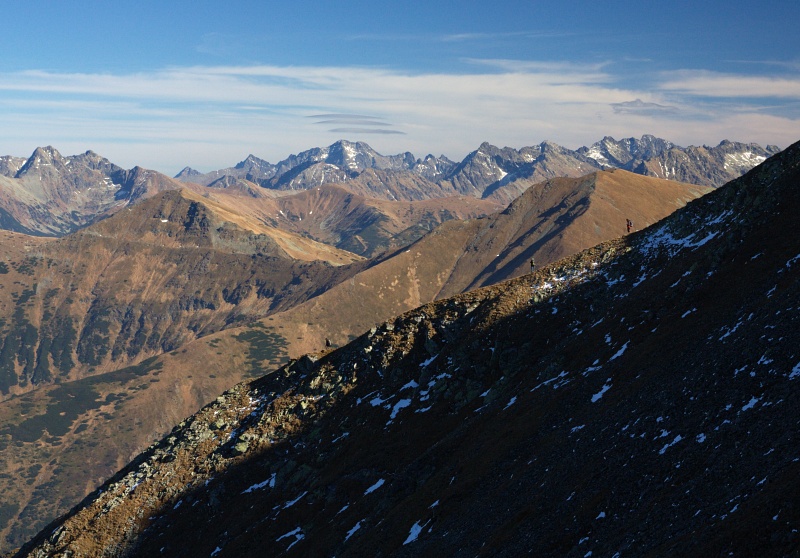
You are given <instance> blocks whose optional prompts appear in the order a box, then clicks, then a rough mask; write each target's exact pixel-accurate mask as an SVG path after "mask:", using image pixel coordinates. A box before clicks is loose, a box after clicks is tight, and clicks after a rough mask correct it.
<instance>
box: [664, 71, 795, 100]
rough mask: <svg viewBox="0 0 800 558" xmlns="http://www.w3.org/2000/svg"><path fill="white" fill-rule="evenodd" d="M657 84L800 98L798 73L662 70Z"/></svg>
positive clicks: (688, 90)
mask: <svg viewBox="0 0 800 558" xmlns="http://www.w3.org/2000/svg"><path fill="white" fill-rule="evenodd" d="M660 88H661V89H663V90H665V91H672V92H679V93H682V94H687V95H696V96H702V97H725V98H770V97H775V98H785V99H800V76H798V77H783V76H745V75H736V74H723V73H718V72H709V71H698V70H692V71H680V72H671V73H669V74H665V76H664V80H663V81H662V83H661V84H660Z"/></svg>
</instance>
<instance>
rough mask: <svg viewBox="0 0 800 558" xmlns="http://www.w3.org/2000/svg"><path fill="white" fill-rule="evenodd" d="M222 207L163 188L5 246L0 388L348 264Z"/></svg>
mask: <svg viewBox="0 0 800 558" xmlns="http://www.w3.org/2000/svg"><path fill="white" fill-rule="evenodd" d="M223 209H224V208H222V209H221V208H219V207H215V206H214V204H213V203H209V202H207V201H206V200H205V199H203V198H198V197H197V196H196V195H194V194H191V193H190V192H187V191H182V192H179V191H172V192H167V193H165V194H162V195H160V196H156V197H154V198H151V199H150V200H146V201H145V202H143V203H141V204H139V205H135V206H132V207H129V208H126V209H124V210H123V211H122V212H121V213H119V214H117V215H115V216H114V217H112V218H110V219H108V220H105V221H102V222H100V223H97V224H95V225H94V226H92V227H89V228H87V229H84V230H81V231H78V232H77V233H74V234H72V235H70V236H68V237H65V238H63V239H59V240H56V241H53V242H48V243H45V244H42V245H41V246H40V247H39V248H38V249H36V250H33V249H30V250H28V251H27V252H25V253H19V251H17V252H14V251H13V250H12V247H11V246H9V247H8V249H9V250H10V251H9V252H8V253H6V254H5V259H6V262H7V267H8V273H6V274H5V275H0V281H2V284H3V286H4V288H3V289H2V291H0V309H2V311H3V312H4V315H5V316H6V322H5V324H4V325H5V328H4V329H3V330H2V336H3V338H2V341H3V344H2V349H0V390H2V391H3V392H4V393H8V392H9V391H11V392H17V391H19V390H23V391H24V390H27V389H30V385H31V384H32V383H34V384H35V383H41V382H47V381H50V380H52V379H53V378H55V377H60V378H61V379H62V380H63V379H66V378H70V379H75V378H78V377H81V376H84V375H87V374H91V373H94V372H100V371H105V370H111V369H114V368H118V367H120V366H124V365H126V364H128V363H133V362H136V361H138V360H141V359H143V358H146V357H148V356H151V355H153V354H158V353H160V352H163V351H169V350H172V349H173V348H175V347H178V346H179V345H180V344H182V343H185V342H186V341H188V340H190V339H192V338H194V337H196V336H198V335H203V334H207V333H209V332H212V331H216V330H219V329H221V328H223V327H226V326H228V325H230V324H232V323H236V322H237V321H238V322H239V323H241V322H243V321H249V320H252V319H255V318H258V317H261V316H264V315H267V314H269V313H270V312H274V311H278V310H281V309H284V308H288V307H290V306H292V305H294V304H297V303H298V302H302V301H303V300H305V299H306V298H308V297H309V296H312V295H313V294H317V293H319V292H321V291H323V290H325V289H326V288H328V287H329V286H330V285H332V284H336V283H337V282H338V281H340V280H342V278H343V277H349V276H351V275H352V274H353V273H354V272H355V271H357V269H356V270H351V269H349V268H348V267H346V266H341V265H340V264H343V263H352V262H357V261H360V260H361V258H360V257H358V256H356V255H353V254H349V253H347V252H344V251H341V250H337V249H335V248H333V247H330V246H326V245H322V244H320V243H317V242H314V241H312V240H309V239H304V238H299V237H297V235H293V234H291V233H286V232H283V231H277V230H275V229H269V228H268V227H265V226H263V225H260V224H258V223H252V222H249V221H248V220H246V219H243V218H241V217H239V216H237V215H234V214H230V213H227V212H226V211H224V210H223ZM248 228H249V229H250V230H247V229H248ZM0 249H2V250H5V247H0ZM12 256H13V257H12ZM303 260H310V261H303Z"/></svg>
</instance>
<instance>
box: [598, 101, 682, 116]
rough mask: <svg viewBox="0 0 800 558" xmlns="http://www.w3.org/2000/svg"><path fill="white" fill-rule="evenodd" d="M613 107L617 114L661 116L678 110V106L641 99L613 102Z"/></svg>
mask: <svg viewBox="0 0 800 558" xmlns="http://www.w3.org/2000/svg"><path fill="white" fill-rule="evenodd" d="M611 108H612V109H613V110H614V112H615V113H617V114H639V115H643V116H661V115H667V114H676V113H677V112H678V109H677V108H676V107H671V106H669V105H659V104H658V103H645V102H644V101H642V100H641V99H634V100H633V101H625V102H624V103H611Z"/></svg>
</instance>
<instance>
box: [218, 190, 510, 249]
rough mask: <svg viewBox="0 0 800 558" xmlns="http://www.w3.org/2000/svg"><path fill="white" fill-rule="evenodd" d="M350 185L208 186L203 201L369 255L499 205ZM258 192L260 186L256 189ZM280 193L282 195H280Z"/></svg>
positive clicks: (256, 221) (270, 224) (402, 243)
mask: <svg viewBox="0 0 800 558" xmlns="http://www.w3.org/2000/svg"><path fill="white" fill-rule="evenodd" d="M356 182H357V179H356V180H353V181H350V182H347V183H346V184H341V185H333V184H327V185H324V186H321V187H318V188H312V189H310V190H303V191H300V192H292V193H284V192H280V193H276V192H275V191H273V190H267V189H264V188H260V191H259V192H257V194H258V195H257V196H252V195H247V194H243V193H242V192H241V191H239V190H229V189H226V190H216V189H210V188H206V189H205V192H204V194H203V195H204V197H205V199H209V200H212V202H214V203H217V204H219V205H220V206H223V207H226V208H228V210H229V211H230V212H232V213H235V214H237V215H240V216H242V217H246V218H247V219H248V220H249V221H250V222H252V223H260V224H262V225H263V224H265V225H269V226H270V227H274V228H275V229H278V230H284V231H288V232H291V233H295V234H298V235H301V236H305V237H308V238H312V239H314V240H317V241H319V242H322V243H325V244H328V245H331V246H336V247H337V248H340V249H343V250H347V251H349V252H352V253H356V254H359V255H362V256H365V257H372V256H375V255H377V254H378V253H380V252H383V251H385V250H387V249H391V248H397V247H399V246H405V245H407V244H409V243H411V242H413V241H414V240H417V239H418V238H419V237H421V236H422V235H423V234H425V233H426V232H428V231H430V230H431V229H432V228H433V227H434V226H436V225H438V224H439V223H441V222H443V221H446V220H450V219H469V218H472V217H477V216H480V215H486V214H489V213H492V212H494V211H497V210H498V209H500V208H501V206H500V205H499V204H498V203H497V202H493V201H487V200H479V199H476V198H471V197H466V196H451V197H447V198H434V199H422V200H418V201H390V200H384V199H379V198H375V197H370V196H369V195H368V194H370V191H366V194H361V193H358V192H359V191H360V190H359V189H354V188H352V186H353V184H355V183H356ZM255 188H258V187H257V186H255ZM278 194H280V195H278Z"/></svg>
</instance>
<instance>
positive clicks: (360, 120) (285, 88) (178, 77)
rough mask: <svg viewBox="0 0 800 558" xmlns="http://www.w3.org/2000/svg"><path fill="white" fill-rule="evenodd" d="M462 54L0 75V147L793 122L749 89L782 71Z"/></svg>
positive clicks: (150, 150)
mask: <svg viewBox="0 0 800 558" xmlns="http://www.w3.org/2000/svg"><path fill="white" fill-rule="evenodd" d="M470 62H471V63H472V65H473V67H474V68H475V69H476V71H472V72H470V73H456V72H451V73H445V72H439V73H433V72H431V73H409V72H402V71H396V70H390V69H386V68H367V67H347V66H339V67H325V66H303V67H301V66H274V65H252V66H194V67H174V68H165V69H162V70H159V71H153V72H139V73H129V74H123V73H115V74H100V73H57V72H45V71H38V70H37V71H33V70H32V71H26V72H14V73H4V74H0V128H2V129H3V130H4V132H5V133H4V136H3V138H0V154H23V155H24V154H27V153H26V151H32V148H33V147H36V146H37V145H44V144H54V145H56V146H57V147H59V149H61V150H62V151H65V152H69V149H70V148H71V147H70V146H74V152H81V151H84V150H86V149H93V150H95V151H97V152H98V153H101V154H103V155H105V156H107V157H109V158H111V159H112V160H114V161H115V162H117V163H118V164H122V165H126V166H133V165H136V164H139V165H143V166H149V167H151V168H155V169H158V170H164V171H167V172H169V171H170V170H171V169H175V171H176V172H177V170H179V169H180V168H182V167H183V166H185V165H187V164H188V165H191V166H193V167H202V166H203V165H205V166H206V168H207V170H212V169H214V168H221V167H224V166H229V165H230V164H231V163H232V161H236V160H240V158H241V157H242V156H243V155H244V154H246V153H255V154H258V155H259V156H260V157H263V158H265V159H268V160H272V161H277V160H280V159H282V158H284V157H286V156H287V155H289V154H291V153H297V152H299V151H302V150H304V149H308V148H310V147H314V146H320V145H327V144H329V143H332V142H333V141H336V140H337V139H343V138H342V136H346V137H344V139H350V140H358V139H359V137H362V136H369V137H370V138H371V139H370V142H371V143H372V142H374V143H373V147H374V148H375V149H377V150H378V151H380V152H382V153H387V154H389V153H399V152H403V151H411V152H413V153H431V152H437V153H445V154H446V155H448V156H449V157H451V158H454V159H458V158H460V157H463V156H464V155H465V154H466V153H468V152H469V151H472V150H473V149H475V147H476V146H477V145H479V144H480V143H481V142H482V141H489V142H492V143H494V144H497V145H510V146H515V147H521V146H524V145H531V144H534V143H539V142H540V141H543V140H546V139H547V140H552V141H555V142H558V143H561V144H562V145H565V146H567V147H579V146H580V145H585V144H588V143H591V142H593V141H596V140H597V139H599V138H601V137H603V136H605V135H613V136H616V137H629V136H632V135H634V136H637V135H641V134H644V133H652V134H656V135H660V136H662V137H665V138H667V139H670V140H671V141H674V142H676V143H681V144H684V145H688V144H692V143H694V144H697V143H701V142H702V143H714V142H718V141H719V140H721V139H723V138H729V139H739V140H747V141H757V142H760V143H768V142H769V143H777V144H779V145H787V144H788V143H789V142H790V141H796V140H797V139H798V138H797V137H796V136H797V135H798V132H797V130H798V129H800V121H799V120H798V119H797V118H796V117H793V116H792V115H791V114H788V113H782V112H781V110H780V107H778V108H777V109H776V108H772V109H770V114H765V113H764V111H762V110H761V107H763V106H765V105H780V104H781V103H780V102H774V103H772V102H770V103H764V102H763V98H770V99H775V100H776V101H777V100H778V99H781V100H783V99H788V100H791V101H792V103H794V99H796V98H797V97H798V96H800V83H798V81H797V80H795V79H792V78H791V77H789V78H786V77H783V78H774V79H766V78H760V77H753V76H746V75H741V76H740V75H732V74H716V73H711V72H696V71H695V72H680V73H671V74H662V75H658V76H656V78H660V81H659V79H656V80H654V81H653V83H654V85H652V86H650V87H649V88H646V89H645V88H636V87H623V86H621V85H620V79H619V76H617V75H615V74H614V73H613V71H614V69H615V68H618V66H617V65H615V64H574V63H553V62H537V61H519V60H498V59H491V60H476V59H472V60H470ZM700 97H702V98H700ZM721 97H726V98H725V99H722V98H721ZM749 97H757V98H760V99H761V101H762V102H760V103H759V105H758V107H757V106H756V104H755V103H754V102H751V100H749ZM732 98H733V100H735V101H736V103H735V110H731V102H732V100H731V99H732ZM723 103H724V104H723Z"/></svg>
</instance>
